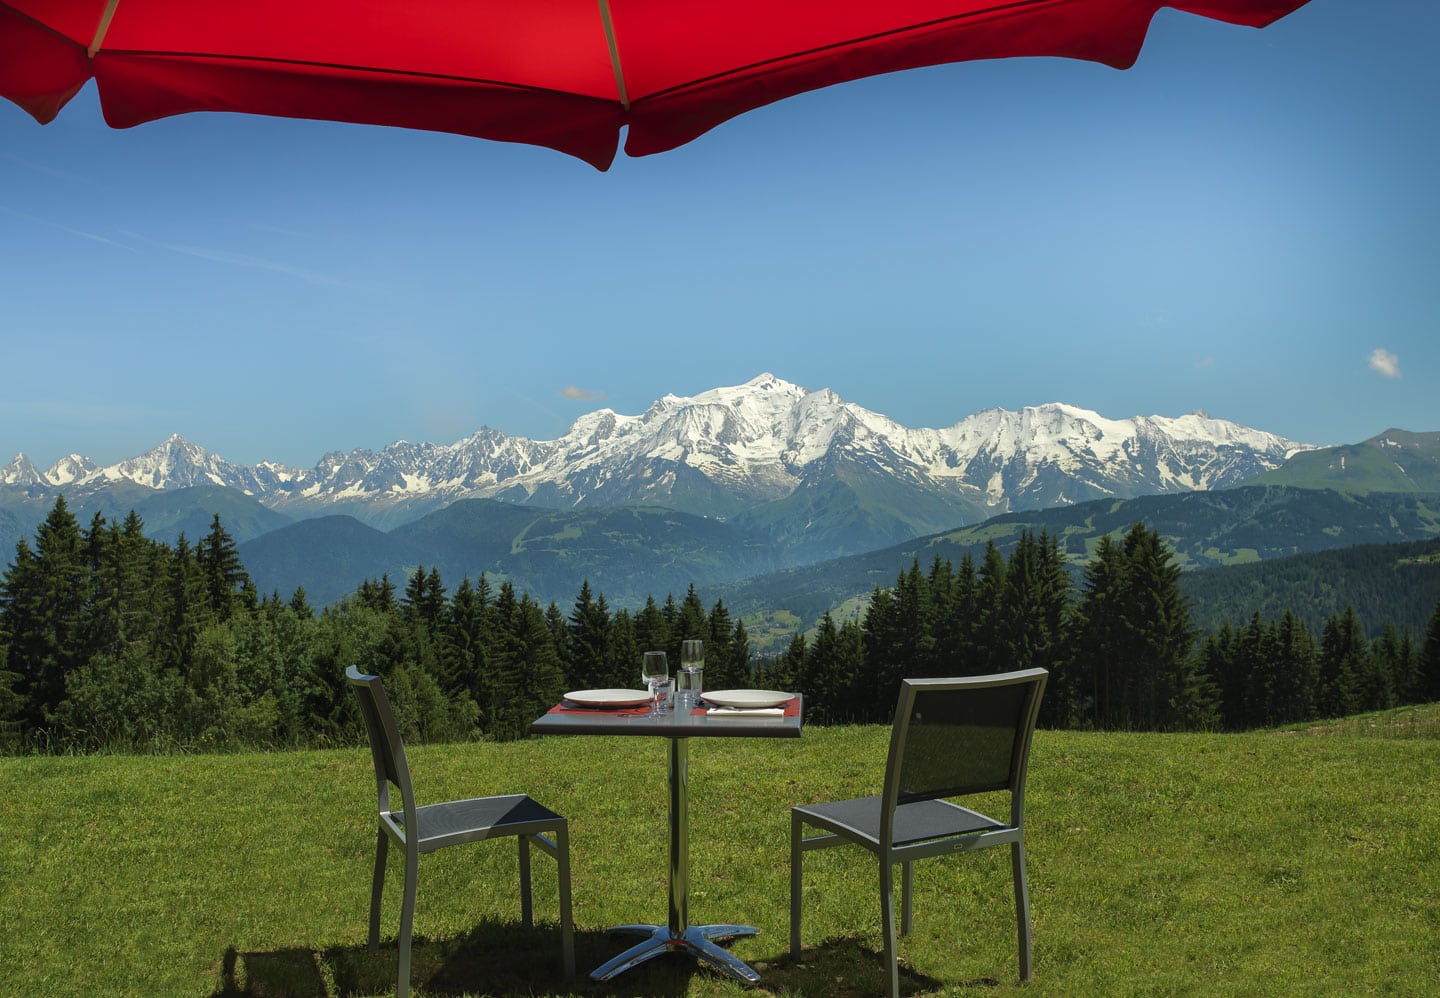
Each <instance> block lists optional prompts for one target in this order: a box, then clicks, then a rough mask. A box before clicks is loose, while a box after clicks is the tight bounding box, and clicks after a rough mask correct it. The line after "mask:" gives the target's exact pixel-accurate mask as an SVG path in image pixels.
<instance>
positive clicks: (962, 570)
mask: <svg viewBox="0 0 1440 998" xmlns="http://www.w3.org/2000/svg"><path fill="white" fill-rule="evenodd" d="M1179 577H1180V569H1179V567H1178V565H1177V564H1176V560H1175V557H1174V553H1173V552H1172V551H1171V550H1170V549H1169V548H1168V547H1167V545H1166V544H1165V543H1164V541H1163V540H1162V539H1161V537H1160V536H1159V534H1158V533H1155V532H1154V531H1151V530H1149V529H1147V528H1146V527H1145V526H1144V525H1143V524H1135V525H1134V526H1133V527H1132V528H1131V529H1130V530H1129V531H1128V532H1126V534H1125V535H1124V537H1123V538H1122V539H1121V540H1118V541H1112V540H1111V539H1110V538H1109V537H1108V536H1106V537H1102V538H1101V540H1100V542H1099V544H1098V546H1097V549H1096V552H1095V556H1094V557H1093V558H1092V559H1091V560H1090V562H1089V563H1087V565H1086V567H1085V570H1084V573H1083V579H1082V581H1081V582H1080V584H1079V585H1078V586H1076V585H1075V583H1074V582H1073V581H1072V577H1071V575H1070V573H1069V571H1068V570H1067V568H1066V564H1065V559H1064V557H1063V555H1062V553H1061V551H1060V548H1059V545H1058V543H1057V541H1056V540H1055V538H1053V537H1052V536H1050V535H1048V534H1045V533H1041V534H1039V535H1038V536H1037V535H1035V534H1031V533H1028V532H1026V533H1024V534H1023V535H1022V536H1021V538H1020V539H1019V541H1018V542H1017V543H1016V544H1015V546H1014V547H1013V548H1012V549H1011V551H1010V553H1009V555H1008V557H1006V556H1005V555H1002V554H1001V551H1000V549H999V548H998V547H997V546H996V545H994V544H991V545H989V546H988V547H987V548H986V550H985V552H984V556H983V558H982V559H981V560H980V561H979V562H978V563H977V562H976V561H975V560H974V559H972V558H970V557H969V556H968V555H966V556H965V557H962V558H961V560H960V562H959V564H958V565H955V564H953V563H951V562H950V561H948V560H945V559H940V558H937V559H935V560H934V561H933V562H932V563H931V564H930V565H929V567H928V570H925V571H922V570H921V568H920V565H919V563H918V562H912V564H911V566H910V568H909V569H908V570H906V571H903V572H901V573H900V574H899V576H898V577H897V578H896V579H895V580H894V585H893V587H884V588H881V587H877V588H876V590H875V591H874V592H873V593H872V596H871V600H870V604H869V607H868V609H867V610H866V612H865V614H864V616H863V619H858V620H846V621H844V622H842V623H840V624H839V625H837V624H836V623H835V621H834V620H833V619H832V618H831V617H830V616H829V615H828V614H826V615H825V616H824V618H823V619H822V621H821V625H820V627H819V628H818V630H817V632H816V633H815V634H814V636H813V638H808V639H807V638H806V637H804V636H802V635H796V636H795V637H794V638H793V639H792V640H791V642H790V644H789V646H788V647H787V648H786V649H785V651H784V652H783V653H781V654H780V655H778V656H775V657H773V658H767V659H763V660H761V659H757V658H756V657H755V656H753V655H752V654H751V651H750V645H749V638H748V635H747V633H746V628H745V625H744V623H743V621H740V620H738V619H734V618H732V616H731V614H730V611H729V609H728V608H727V607H726V605H725V604H724V602H723V601H721V600H718V599H717V600H715V601H714V603H713V604H712V605H711V608H710V609H709V610H708V611H707V610H706V609H705V604H704V603H702V601H701V597H700V596H699V594H698V593H697V592H696V590H695V589H694V587H690V588H689V589H688V590H687V592H686V593H685V595H684V597H683V598H682V599H680V600H677V599H675V598H674V596H673V595H671V596H667V597H666V598H665V600H664V602H663V603H657V601H656V600H655V599H654V598H652V599H650V600H649V601H648V602H647V603H646V605H645V606H644V608H643V609H641V610H639V611H638V612H635V613H631V612H629V611H626V610H619V611H615V612H612V611H611V610H610V608H609V606H608V605H607V602H606V600H605V597H604V596H603V594H599V593H595V592H592V591H591V589H590V586H589V584H588V583H586V582H584V581H583V580H581V582H580V584H579V592H578V595H577V596H576V598H575V599H574V601H573V603H572V605H571V606H570V608H569V609H568V611H567V610H562V609H561V608H560V606H559V605H558V604H556V603H553V602H552V603H550V604H549V605H548V606H542V605H541V604H539V603H538V602H536V601H535V600H534V599H532V598H531V597H530V595H529V594H528V593H523V592H521V593H517V592H516V591H515V589H514V588H513V586H511V585H510V584H509V583H508V582H504V583H501V584H500V585H499V587H498V588H492V587H491V585H490V583H489V582H488V581H487V579H486V577H485V576H484V575H481V576H480V577H479V578H478V580H475V581H472V580H471V579H469V578H462V579H461V580H460V582H459V583H458V585H456V586H455V588H454V590H453V592H452V591H449V590H447V588H446V585H445V582H444V581H443V579H442V577H441V574H440V572H439V571H438V570H437V569H435V568H434V567H430V568H428V569H427V568H426V567H425V566H420V567H419V568H417V569H416V570H415V571H414V572H413V574H412V575H411V576H410V577H409V579H408V580H406V582H405V584H404V589H403V591H398V590H397V587H396V585H395V584H394V583H392V582H391V580H390V579H389V578H388V577H386V576H382V577H380V578H379V579H372V580H369V581H367V582H365V583H364V584H363V585H362V586H361V587H360V589H359V590H358V591H357V592H356V593H355V594H354V595H353V596H351V597H350V598H348V599H346V600H344V601H342V602H341V603H339V604H338V605H336V606H333V607H329V608H326V609H325V610H324V611H323V612H321V613H318V614H317V613H316V612H315V611H314V609H313V608H312V607H311V606H310V605H309V602H308V600H307V599H306V596H305V593H304V591H303V590H297V591H295V592H294V593H292V594H291V595H290V596H289V597H288V598H282V597H281V596H280V595H279V594H278V593H271V594H269V595H262V594H260V593H259V592H257V590H256V588H255V586H254V584H253V582H252V581H251V579H250V577H249V575H248V573H247V572H246V570H245V567H244V566H243V564H241V562H240V558H239V556H238V554H237V550H236V546H235V544H234V541H233V539H232V538H231V537H230V536H229V534H228V533H227V532H226V530H225V528H224V526H223V524H222V523H221V521H220V518H219V517H218V516H216V517H215V518H214V520H213V521H212V523H211V526H210V529H209V531H208V532H207V533H206V535H205V536H204V537H203V538H201V540H200V541H199V543H198V544H196V545H195V546H194V547H191V546H190V544H189V542H188V541H187V540H186V539H185V538H184V536H183V535H182V536H181V537H180V538H178V539H177V541H176V543H175V544H174V545H173V546H171V545H169V544H166V543H163V542H160V541H154V540H151V539H149V538H147V537H146V536H145V533H144V524H143V523H142V521H141V520H140V518H139V517H138V516H137V515H135V514H134V513H131V514H130V515H129V516H127V517H126V518H125V520H124V521H123V522H122V523H109V522H106V521H105V520H104V518H103V517H100V516H98V515H97V516H95V517H93V518H92V520H91V521H90V523H89V525H88V526H87V527H85V528H83V529H82V528H81V527H80V526H79V524H78V523H77V522H76V521H75V519H74V517H73V516H71V514H70V512H69V510H68V509H67V508H66V506H65V504H64V500H63V499H62V500H57V502H56V504H55V507H54V508H53V509H52V510H51V512H50V514H49V516H48V517H47V518H46V520H45V522H44V523H43V524H41V526H40V528H39V529H38V530H37V532H36V535H35V542H34V545H33V546H32V545H31V544H30V543H29V542H26V541H22V542H21V543H20V545H18V547H17V550H16V556H15V560H14V562H13V563H11V565H10V566H9V568H8V569H7V570H6V572H5V574H4V576H3V578H0V741H3V743H4V745H5V747H6V749H7V750H9V751H87V750H94V749H116V748H120V749H145V750H154V749H173V748H185V749H203V748H209V747H224V746H296V745H314V744H326V743H329V742H332V741H335V740H340V741H351V740H354V739H355V738H356V737H357V734H356V732H357V730H358V729H357V727H356V723H355V720H354V718H353V716H352V715H351V705H350V698H349V695H348V691H346V690H345V689H344V685H343V682H342V674H343V670H344V668H345V667H346V666H347V665H350V664H358V665H359V666H360V667H361V668H362V669H366V670H370V671H373V672H376V673H378V674H380V675H382V676H384V677H386V680H387V683H388V685H389V687H390V689H391V692H392V695H393V698H394V699H395V701H396V703H397V710H398V713H399V716H400V718H401V723H402V724H403V725H404V727H405V730H406V733H407V734H408V735H409V736H410V737H413V738H420V739H433V740H454V739H468V738H476V737H486V738H514V737H519V736H522V735H523V734H524V733H525V731H526V730H527V728H528V725H529V723H530V721H531V720H533V719H534V718H535V717H537V716H538V715H539V714H540V713H541V712H543V711H544V710H545V709H547V708H548V707H549V706H551V705H552V704H554V703H555V702H556V701H557V700H558V699H559V698H560V697H561V696H562V695H563V694H564V693H565V692H566V691H567V690H572V689H580V688H593V687H633V686H635V685H636V684H637V681H638V663H639V660H640V653H641V652H642V651H644V650H648V649H656V648H659V649H666V650H669V651H670V652H672V653H675V652H678V646H679V642H680V641H682V640H685V639H690V638H700V639H702V640H704V641H705V643H706V651H707V654H706V683H707V685H708V686H709V688H711V689H716V688H721V687H728V686H739V685H752V684H753V685H759V686H768V687H777V688H782V689H793V690H799V691H801V692H803V693H805V694H806V697H807V704H808V713H807V718H808V721H809V722H810V723H818V724H825V723H836V722H884V721H888V720H889V713H890V710H891V705H893V703H894V699H895V691H896V687H897V684H898V682H899V679H900V678H901V677H902V676H927V675H966V674H982V673H989V672H995V671H1003V670H1008V669H1015V668H1024V667H1028V666H1041V667H1044V668H1047V669H1049V670H1050V671H1051V682H1050V686H1049V689H1048V690H1047V694H1046V699H1045V703H1044V708H1043V714H1042V716H1043V719H1044V723H1045V724H1047V725H1050V726H1056V727H1079V728H1099V729H1113V728H1120V729H1127V730H1129V729H1142V730H1180V729H1213V728H1240V727H1246V726H1251V725H1254V724H1261V723H1263V724H1274V723H1282V722H1289V721H1300V720H1306V719H1309V718H1315V717H1324V716H1336V715H1340V714H1348V713H1354V712H1356V711H1361V710H1370V709H1378V708H1383V707H1388V706H1393V705H1395V704H1398V703H1406V702H1415V701H1420V700H1430V699H1437V698H1440V602H1437V604H1436V607H1435V610H1434V612H1432V614H1431V617H1430V620H1429V623H1428V629H1427V631H1426V633H1425V634H1424V635H1412V634H1410V633H1408V632H1405V633H1401V632H1399V631H1397V630H1396V629H1394V628H1393V627H1392V628H1387V629H1385V630H1384V632H1383V633H1381V634H1380V635H1379V636H1378V637H1376V638H1374V639H1373V640H1372V639H1369V638H1367V636H1366V635H1365V634H1364V633H1363V629H1362V628H1361V627H1360V626H1359V623H1358V619H1357V618H1356V616H1355V614H1354V613H1353V612H1352V611H1346V612H1345V613H1343V614H1338V615H1335V616H1333V617H1332V618H1330V619H1328V620H1327V621H1326V622H1325V624H1324V627H1323V628H1322V631H1321V633H1320V635H1319V636H1318V637H1317V636H1316V635H1314V634H1312V633H1311V631H1310V629H1309V628H1308V627H1306V625H1305V624H1303V623H1302V622H1300V621H1299V619H1298V618H1297V617H1296V616H1295V615H1294V614H1291V613H1288V612H1287V613H1285V614H1283V615H1281V617H1280V618H1279V619H1277V620H1266V619H1265V618H1264V617H1263V616H1262V615H1261V614H1259V613H1251V614H1247V615H1245V617H1244V619H1242V620H1238V621H1237V624H1236V626H1235V627H1233V628H1232V627H1229V626H1225V627H1222V628H1221V630H1220V632H1219V633H1218V634H1217V635H1215V636H1212V637H1210V638H1208V639H1207V640H1206V641H1205V642H1204V643H1203V644H1202V645H1200V646H1199V647H1197V645H1196V639H1197V631H1196V628H1195V627H1194V624H1193V622H1192V620H1191V617H1190V614H1189V610H1188V605H1187V602H1186V600H1185V599H1184V597H1183V595H1182V593H1181V591H1180V588H1179V585H1178V580H1179Z"/></svg>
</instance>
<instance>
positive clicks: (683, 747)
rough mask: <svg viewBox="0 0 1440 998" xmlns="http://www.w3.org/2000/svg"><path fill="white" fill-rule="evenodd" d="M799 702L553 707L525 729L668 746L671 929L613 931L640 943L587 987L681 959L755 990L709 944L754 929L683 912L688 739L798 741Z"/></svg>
mask: <svg viewBox="0 0 1440 998" xmlns="http://www.w3.org/2000/svg"><path fill="white" fill-rule="evenodd" d="M802 708H803V701H802V698H801V697H800V695H799V694H796V695H795V699H794V700H793V701H791V703H790V704H787V705H786V710H785V714H784V716H783V717H723V716H716V715H712V714H709V713H707V711H706V707H705V706H704V705H701V706H698V707H696V708H694V709H687V708H683V707H681V708H677V709H676V710H674V711H671V712H670V713H667V714H645V713H639V712H637V711H624V710H619V711H617V710H602V709H595V710H589V709H582V708H579V707H575V706H572V705H570V704H568V703H562V704H558V705H556V706H555V707H553V708H552V709H551V710H550V711H549V712H547V713H546V714H544V715H543V716H541V717H540V718H539V719H538V720H537V721H535V723H534V724H532V725H530V731H531V733H532V734H537V735H651V736H659V737H662V738H668V739H670V922H669V924H668V925H616V926H612V927H611V929H610V931H611V932H615V933H619V934H622V935H638V936H644V937H645V938H644V939H642V940H641V941H640V942H638V943H636V944H635V945H634V946H631V947H630V948H629V949H627V950H625V951H624V952H623V953H621V954H619V955H618V956H615V957H613V958H612V959H610V960H607V961H606V962H605V963H603V964H601V965H600V966H599V967H596V968H595V969H594V970H592V971H591V972H590V978H591V980H595V981H607V980H610V979H611V978H613V977H615V976H616V975H618V974H621V973H623V972H624V971H626V970H629V969H630V968H631V967H634V966H636V965H638V964H641V963H644V962H645V961H646V960H649V959H650V958H652V957H655V956H658V955H659V954H661V953H666V952H675V951H685V952H688V953H690V954H691V955H692V956H694V957H696V958H697V959H700V960H705V961H707V962H708V963H710V964H711V965H712V966H714V967H715V968H716V969H718V970H720V971H722V972H724V973H726V974H729V975H730V976H731V977H733V978H735V979H736V980H739V981H744V982H746V983H749V984H754V983H755V982H756V981H758V980H760V975H759V973H757V972H756V971H755V970H754V968H752V967H750V966H749V965H748V964H747V963H745V962H744V961H743V960H741V959H739V958H737V957H735V956H734V955H733V954H731V953H730V952H728V951H727V950H724V949H722V948H721V947H719V946H717V945H715V942H714V940H718V939H731V938H734V937H736V936H753V935H755V933H757V932H758V931H760V930H759V929H757V928H756V927H755V926H753V925H728V924H727V925H691V924H690V923H689V911H688V904H687V894H688V866H689V861H690V814H689V810H690V808H689V794H690V791H689V779H688V777H687V775H686V752H687V744H688V742H689V740H690V739H691V738H799V737H800V728H801V724H802V721H803V710H802Z"/></svg>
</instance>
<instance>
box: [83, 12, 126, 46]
mask: <svg viewBox="0 0 1440 998" xmlns="http://www.w3.org/2000/svg"><path fill="white" fill-rule="evenodd" d="M118 6H120V0H106V3H105V10H104V12H103V13H102V14H101V15H100V23H99V24H97V25H95V37H94V38H92V39H90V47H89V48H88V49H86V50H85V55H86V57H87V58H90V59H93V58H95V53H96V52H99V51H100V46H101V45H102V44H104V42H105V35H106V33H107V32H109V30H110V22H111V21H112V20H114V19H115V8H116V7H118Z"/></svg>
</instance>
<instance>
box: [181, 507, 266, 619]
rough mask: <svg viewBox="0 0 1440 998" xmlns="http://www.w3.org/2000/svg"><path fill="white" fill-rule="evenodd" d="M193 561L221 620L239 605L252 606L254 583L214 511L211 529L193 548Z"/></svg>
mask: <svg viewBox="0 0 1440 998" xmlns="http://www.w3.org/2000/svg"><path fill="white" fill-rule="evenodd" d="M195 561H196V564H198V565H199V566H200V575H201V578H203V579H204V581H205V595H206V599H207V600H208V601H209V605H210V609H211V610H212V611H213V612H214V613H215V614H216V616H218V617H219V618H220V619H221V620H228V619H230V616H231V615H232V614H233V613H235V612H236V611H237V610H238V609H240V608H243V607H245V606H247V605H248V606H254V605H255V603H256V600H255V593H254V583H252V582H251V581H250V574H249V573H248V572H246V571H245V566H244V565H242V564H241V563H240V552H239V550H238V549H237V548H236V546H235V539H234V538H233V537H231V536H230V534H229V532H228V531H226V529H225V527H224V525H223V524H221V522H220V514H219V513H216V514H214V519H212V520H211V522H210V532H209V533H208V534H206V535H205V538H204V540H202V541H201V542H200V545H199V547H197V548H196V549H195Z"/></svg>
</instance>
